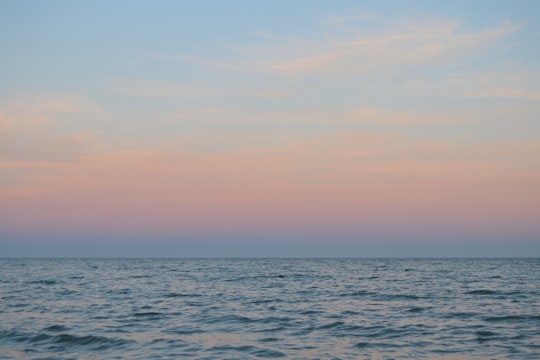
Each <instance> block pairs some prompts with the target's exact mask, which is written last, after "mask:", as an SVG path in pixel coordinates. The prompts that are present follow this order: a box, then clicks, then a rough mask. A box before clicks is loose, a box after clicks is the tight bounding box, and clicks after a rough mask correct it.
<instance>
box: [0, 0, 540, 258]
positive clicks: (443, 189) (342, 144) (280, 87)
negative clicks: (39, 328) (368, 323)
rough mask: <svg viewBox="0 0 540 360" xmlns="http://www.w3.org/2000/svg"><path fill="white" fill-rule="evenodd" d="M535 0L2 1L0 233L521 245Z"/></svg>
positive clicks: (529, 228)
mask: <svg viewBox="0 0 540 360" xmlns="http://www.w3.org/2000/svg"><path fill="white" fill-rule="evenodd" d="M539 14H540V5H539V3H538V2H537V1H512V2H510V1H475V2H465V1H453V2H430V1H408V2H403V1H381V2H355V1H332V2H328V1H292V2H277V3H276V2H273V3H270V2H268V3H263V2H260V3H254V2H251V1H227V2H225V1H197V2H178V1H155V2H144V1H115V2H105V1H92V2H84V3H83V2H69V1H47V2H37V1H34V2H31V1H4V2H2V4H1V5H0V34H1V36H0V49H1V54H2V55H1V56H0V78H1V81H0V250H2V248H3V249H4V252H5V253H6V254H8V255H9V254H13V255H17V256H21V255H24V254H27V255H36V254H37V253H40V252H39V251H38V252H37V253H36V251H37V250H32V249H49V250H48V251H47V254H49V255H58V256H62V255H68V254H69V255H85V254H101V253H107V252H108V251H109V250H110V249H109V246H113V247H114V248H115V249H116V250H115V251H117V252H119V254H118V255H122V254H123V253H122V252H123V251H126V253H125V254H124V255H126V256H130V254H131V255H133V254H140V253H141V252H146V251H149V250H144V249H155V250H152V251H151V253H152V254H153V255H159V254H163V255H170V254H169V253H170V252H173V253H175V255H178V256H182V254H184V255H186V256H187V255H189V256H205V254H206V255H209V256H214V255H215V251H211V249H210V248H211V247H212V246H214V247H213V248H214V249H218V248H219V249H235V250H234V251H232V255H234V254H236V255H237V256H244V255H245V256H248V255H249V256H251V255H261V256H264V255H265V254H271V255H272V256H277V255H284V256H285V255H287V254H290V253H294V254H296V255H297V256H302V254H304V252H303V250H305V254H306V255H309V256H316V255H321V256H323V255H325V254H329V253H331V254H334V255H335V256H342V255H343V254H349V253H350V254H351V255H353V256H354V255H356V256H362V255H366V254H369V256H399V255H400V254H403V253H404V252H403V251H401V250H400V251H394V250H392V249H397V248H402V249H403V248H406V249H408V250H407V252H406V253H407V256H414V255H415V254H417V255H418V256H427V255H430V254H431V255H433V256H439V255H440V249H448V251H446V250H445V253H448V254H452V256H481V255H483V254H484V255H486V256H504V255H507V254H509V251H508V249H509V248H512V249H515V251H513V252H512V254H513V255H515V256H518V255H522V256H525V255H531V254H532V255H534V256H538V255H539V254H540V242H539V240H538V236H540V227H539V225H538V221H537V216H536V214H537V213H538V212H539V211H540V186H539V184H540V163H539V161H538V159H539V158H540V125H539V122H538V119H539V116H540V106H539V105H540V75H539V71H538V64H539V63H540V48H539V47H538V46H535V45H536V44H538V43H540V25H539V21H538V20H539ZM269 234H272V236H269ZM70 239H71V240H70ZM62 244H63V245H62ZM107 244H109V245H107ZM125 244H132V246H131V247H130V246H128V247H125V246H124V245H125ZM208 244H214V245H208ZM287 244H289V245H287ZM396 244H399V245H396ZM486 244H489V249H490V251H487V250H486V249H487V247H486V246H487V245H486ZM218 245H219V246H218ZM293 248H294V251H293ZM67 249H71V250H69V251H68V250H67ZM77 249H78V250H77ZM119 249H122V250H119ZM130 249H131V250H130ZM171 249H176V250H174V251H172V250H171ZM205 249H206V252H205ZM242 249H244V250H242ZM315 249H318V250H315ZM329 249H331V250H329ZM437 249H439V250H437ZM484 250H486V252H485V253H484V252H483V251H484ZM220 251H221V250H220ZM222 252H223V253H224V254H225V253H226V254H227V256H231V251H225V250H223V251H222Z"/></svg>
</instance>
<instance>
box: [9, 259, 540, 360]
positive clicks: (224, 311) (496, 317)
mask: <svg viewBox="0 0 540 360" xmlns="http://www.w3.org/2000/svg"><path fill="white" fill-rule="evenodd" d="M539 270H540V260H537V259H489V260H488V259H483V260H472V259H470V260H465V259H448V260H441V259H423V260H413V259H402V260H400V259H131V260H129V259H108V260H106V259H54V260H53V259H41V260H37V259H4V260H0V274H2V277H1V278H0V300H1V301H0V320H1V321H0V359H19V358H23V359H38V358H47V357H48V358H55V359H57V358H64V359H80V358H82V359H84V358H88V359H95V358H103V359H109V358H132V359H154V358H160V357H161V358H198V359H199V358H201V359H202V358H207V359H225V358H235V359H236V358H240V359H251V358H253V359H255V358H280V357H281V358H297V359H298V358H305V359H316V358H320V359H331V358H336V359H356V358H374V359H377V358H380V359H387V358H405V357H408V358H430V359H437V358H443V359H471V358H478V359H481V358H497V359H498V358H505V359H508V358H514V359H537V358H540V309H539V305H538V299H539V298H540V297H539V295H540V276H539V275H540V271H539Z"/></svg>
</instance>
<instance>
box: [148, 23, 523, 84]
mask: <svg viewBox="0 0 540 360" xmlns="http://www.w3.org/2000/svg"><path fill="white" fill-rule="evenodd" d="M398 23H400V25H399V26H398V27H396V26H394V27H393V28H390V29H385V30H384V31H381V32H380V33H375V34H373V33H370V34H367V33H358V32H357V33H356V34H355V35H348V36H344V35H340V36H338V35H332V34H331V33H329V34H326V35H325V36H323V37H320V38H304V39H302V38H300V39H299V38H297V37H295V38H291V39H283V38H277V39H272V38H270V39H271V40H273V41H274V42H275V44H273V45H266V46H255V47H247V48H243V49H238V50H237V53H236V57H237V60H236V61H229V62H224V61H213V60H210V59H207V58H203V57H198V56H185V55H167V54H160V53H149V54H151V55H148V56H153V57H155V58H160V59H167V60H175V61H184V62H191V63H196V64H198V65H201V66H209V67H213V68H217V69H223V70H227V71H231V70H232V71H249V72H270V73H279V74H284V75H301V74H312V73H325V72H332V74H336V73H340V74H354V73H364V72H369V71H373V70H374V69H378V68H383V67H386V66H398V65H407V64H423V63H429V62H432V61H449V59H456V58H460V57H461V56H464V55H467V54H470V53H474V52H476V51H478V50H479V49H481V48H482V47H484V46H486V45H488V44H489V43H490V42H492V41H494V40H496V39H498V38H501V37H503V36H505V35H508V34H510V33H513V32H515V31H517V30H519V29H520V28H521V27H522V25H520V24H511V23H503V24H501V25H500V26H498V27H494V28H488V29H486V30H483V31H465V30H461V28H460V23H459V21H452V20H441V19H438V20H434V21H424V22H414V23H413V22H411V21H408V22H404V21H400V22H398ZM266 38H268V36H267V37H266Z"/></svg>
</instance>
